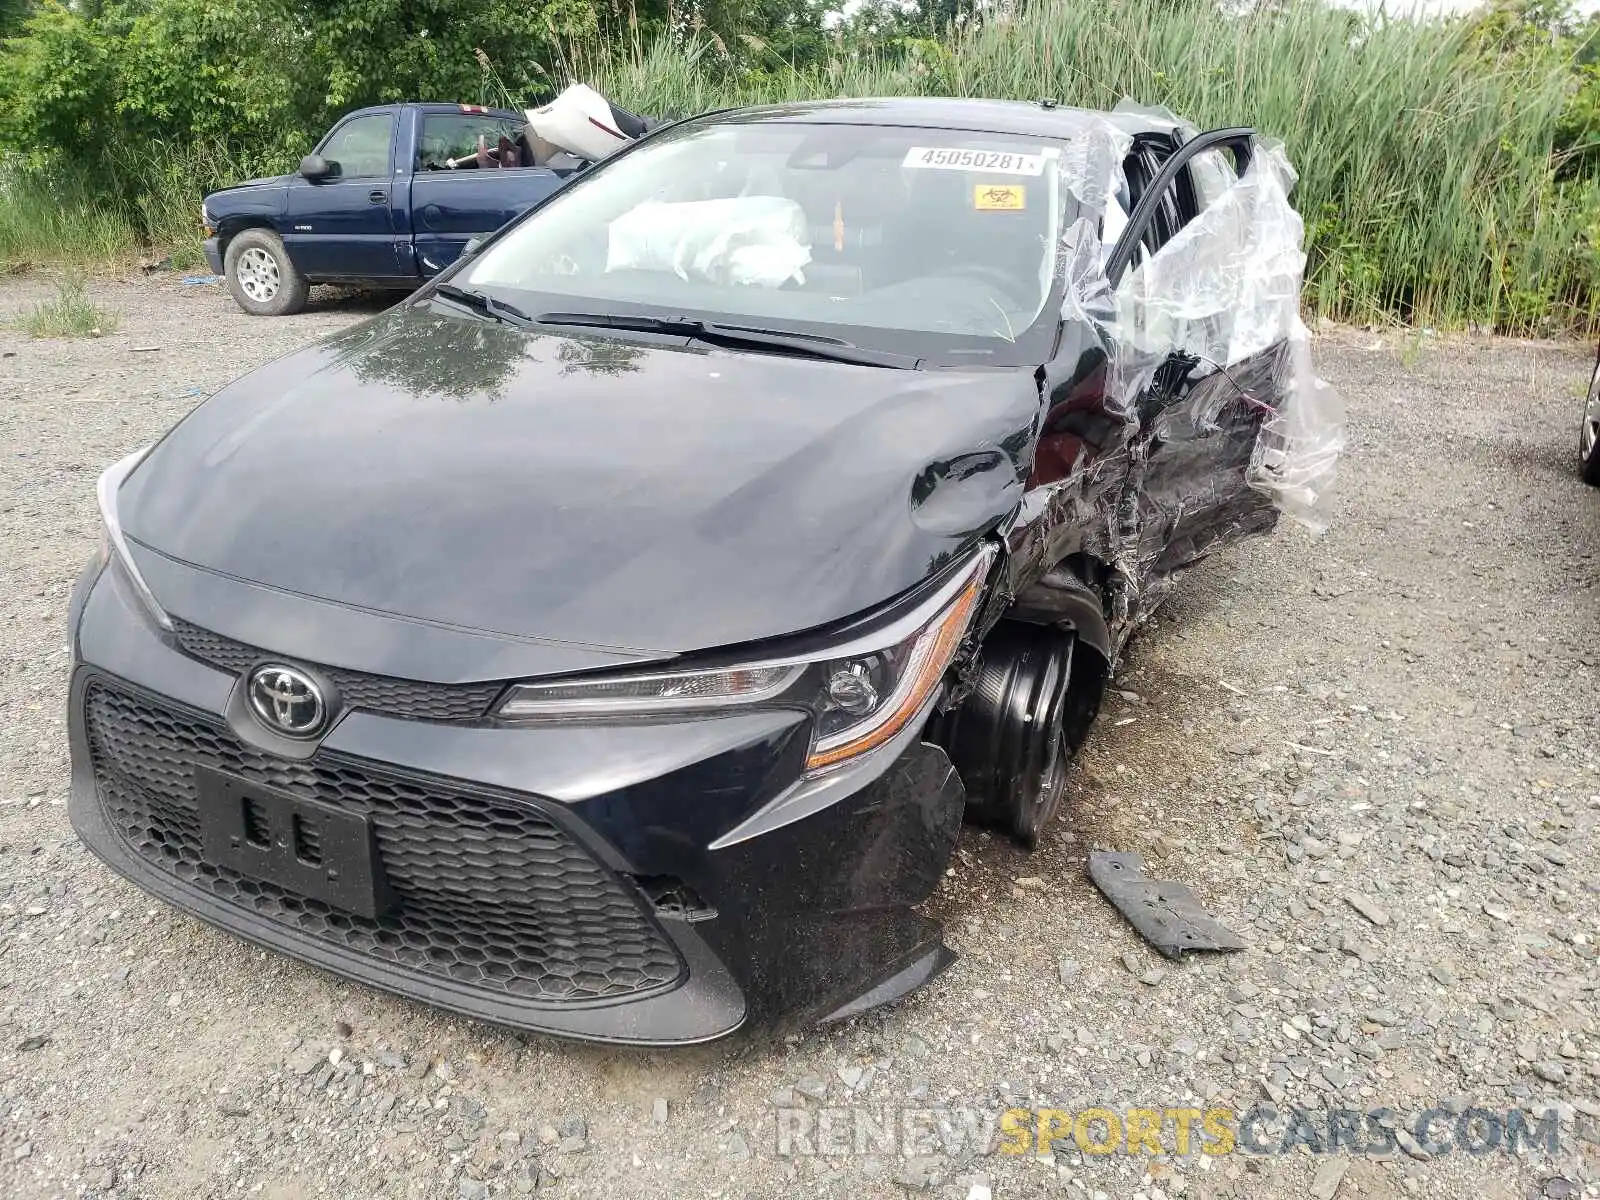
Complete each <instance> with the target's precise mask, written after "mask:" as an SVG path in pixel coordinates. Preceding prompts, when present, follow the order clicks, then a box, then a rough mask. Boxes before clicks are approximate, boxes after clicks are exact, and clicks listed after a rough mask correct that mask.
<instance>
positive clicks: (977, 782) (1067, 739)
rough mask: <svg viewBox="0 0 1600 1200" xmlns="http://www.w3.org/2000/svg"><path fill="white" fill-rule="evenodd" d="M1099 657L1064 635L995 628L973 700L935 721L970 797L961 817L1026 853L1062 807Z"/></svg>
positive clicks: (1100, 670)
mask: <svg viewBox="0 0 1600 1200" xmlns="http://www.w3.org/2000/svg"><path fill="white" fill-rule="evenodd" d="M1104 680H1105V671H1104V667H1103V664H1101V663H1100V662H1099V656H1098V655H1097V654H1096V653H1095V652H1094V651H1093V650H1089V649H1087V648H1085V647H1083V646H1082V645H1081V644H1080V643H1079V642H1078V641H1077V639H1076V638H1075V637H1074V636H1073V635H1072V634H1071V633H1067V632H1063V631H1061V630H1059V629H1055V628H1052V627H1048V626H1034V625H1024V624H1021V623H1018V622H1002V623H1001V624H1000V625H999V626H997V627H996V629H995V631H994V632H993V633H992V634H991V635H990V636H989V638H988V640H987V641H986V642H984V645H983V650H982V654H981V658H980V660H979V664H978V672H977V676H976V678H975V679H974V680H973V685H972V691H971V693H970V694H969V695H968V696H967V698H966V700H965V701H963V702H962V704H961V706H960V707H959V708H957V709H955V710H954V711H953V712H951V713H949V714H948V715H947V716H946V717H945V718H944V719H943V721H942V723H941V726H940V728H939V730H938V732H937V734H936V739H937V740H938V741H939V742H940V743H941V744H942V745H943V746H944V747H945V749H946V750H947V751H948V753H949V755H950V759H951V761H952V762H953V763H954V764H955V767H956V771H957V773H959V774H960V776H961V781H962V783H963V784H964V785H965V787H966V790H967V816H968V817H969V818H971V819H972V820H973V821H976V822H978V823H980V824H985V825H994V826H998V827H999V828H1002V829H1004V830H1006V832H1008V833H1010V834H1011V835H1012V836H1013V837H1015V838H1016V839H1017V840H1018V841H1020V842H1021V843H1022V844H1023V845H1025V846H1027V847H1028V848H1029V849H1032V848H1033V847H1035V846H1036V845H1038V843H1039V838H1040V835H1041V834H1042V833H1043V832H1044V830H1045V827H1046V826H1047V825H1048V824H1049V822H1050V820H1051V818H1052V817H1054V816H1055V814H1056V812H1057V810H1058V809H1059V808H1060V806H1061V797H1062V794H1063V792H1064V791H1065V790H1066V776H1067V766H1068V765H1069V764H1070V762H1071V761H1072V756H1073V754H1074V753H1076V752H1077V749H1078V745H1079V743H1080V742H1081V741H1082V738H1083V734H1084V732H1085V731H1086V730H1087V729H1088V726H1089V722H1090V721H1091V720H1093V718H1094V712H1095V710H1096V709H1097V708H1098V707H1099V700H1100V691H1101V689H1102V688H1103V686H1104Z"/></svg>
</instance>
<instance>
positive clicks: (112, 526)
mask: <svg viewBox="0 0 1600 1200" xmlns="http://www.w3.org/2000/svg"><path fill="white" fill-rule="evenodd" d="M149 452H150V447H149V446H146V447H144V448H143V449H142V450H135V451H134V452H133V453H132V454H130V455H128V457H127V458H123V459H118V460H117V461H116V462H114V463H112V464H111V465H110V466H109V467H107V468H106V469H105V470H104V471H103V472H102V473H101V475H100V483H99V485H98V487H97V489H96V491H97V495H98V496H99V500H100V524H101V527H102V528H103V529H104V531H105V539H106V547H107V551H108V553H109V554H112V555H115V556H116V558H117V560H118V561H119V562H120V563H121V564H122V571H123V574H125V575H126V576H127V577H128V582H129V583H131V584H132V585H133V591H134V594H135V595H136V596H138V597H139V601H140V603H142V604H143V605H144V606H145V608H147V609H148V610H149V611H150V616H151V617H152V618H154V620H155V622H156V624H157V625H160V626H161V628H163V629H171V628H172V620H171V618H169V617H168V616H167V614H166V613H164V612H162V611H161V605H159V604H157V603H156V598H155V596H154V595H152V594H151V592H150V589H149V588H148V587H147V586H146V585H145V582H144V579H143V578H142V577H141V576H140V574H139V568H138V567H136V566H134V565H133V556H132V555H131V554H129V553H128V543H127V542H126V541H125V540H123V536H122V522H121V521H120V520H119V519H118V518H117V491H118V489H120V488H121V487H122V484H123V481H124V480H126V479H127V478H128V476H129V475H131V474H133V469H134V468H135V467H137V466H138V465H139V462H140V460H141V459H143V458H144V456H145V455H146V454H148V453H149Z"/></svg>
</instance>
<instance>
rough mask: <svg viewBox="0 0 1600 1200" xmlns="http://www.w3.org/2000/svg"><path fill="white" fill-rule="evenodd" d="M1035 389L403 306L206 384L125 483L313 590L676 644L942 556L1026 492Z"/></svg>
mask: <svg viewBox="0 0 1600 1200" xmlns="http://www.w3.org/2000/svg"><path fill="white" fill-rule="evenodd" d="M1038 414H1039V398H1038V388H1037V384H1036V383H1035V381H1034V378H1033V374H1032V372H1029V371H1023V370H1017V371H984V372H948V371H900V370H888V369H882V368H875V367H864V366H854V365H847V364H839V363H830V362H818V361H814V360H807V359H800V358H794V357H780V356H777V355H762V354H745V353H731V352H728V351H722V350H711V349H707V348H705V347H703V346H699V345H688V346H685V345H682V344H675V343H674V344H659V343H657V344H651V345H641V344H638V343H637V342H632V341H628V342H624V341H618V340H610V339H606V338H593V337H587V336H584V337H565V336H555V335H548V334H543V333H529V332H524V331H521V330H517V329H512V328H509V327H507V326H504V325H500V324H496V323H490V322H487V321H481V320H478V319H474V318H469V317H457V316H455V315H453V314H449V315H447V314H444V313H441V312H440V311H439V310H437V309H434V308H430V307H427V306H405V307H402V308H399V309H395V310H392V311H391V312H389V313H386V314H384V315H382V316H380V317H378V318H375V319H374V320H372V321H369V322H366V323H365V324H363V325H360V326H356V327H354V328H352V329H350V330H347V331H344V332H342V333H340V334H338V335H335V336H334V337H333V338H331V339H329V340H327V341H325V342H323V343H321V344H318V345H316V346H313V347H311V348H309V349H306V350H303V351H300V352H298V353H296V354H293V355H290V356H289V357H287V358H283V359H280V360H278V361H277V362H275V363H273V364H271V365H269V366H267V367H264V368H262V369H261V370H258V371H256V372H254V373H252V374H250V375H246V376H245V377H244V378H242V379H240V380H238V381H236V382H235V383H233V384H231V385H230V386H228V387H227V388H225V389H223V391H221V392H219V393H218V394H217V395H215V396H214V397H212V398H211V399H210V400H208V401H206V402H205V403H204V404H202V405H201V406H200V407H199V408H197V409H196V410H195V411H194V412H193V413H192V414H190V416H189V417H187V418H186V419H185V420H184V421H182V422H181V423H180V424H179V425H178V426H177V427H176V428H175V429H173V430H172V432H171V433H169V434H168V435H167V437H166V438H165V439H163V440H162V441H161V442H160V443H159V444H158V445H157V446H156V448H155V449H154V450H153V451H151V453H150V455H149V457H148V458H147V459H146V460H145V461H144V462H143V463H141V464H140V466H139V467H138V469H137V470H136V471H135V472H134V473H133V475H132V476H131V477H130V479H129V480H128V482H127V483H126V484H124V486H123V489H122V492H121V494H120V497H119V506H120V516H121V520H122V524H123V528H124V530H125V531H126V532H127V533H128V534H129V535H130V536H131V537H132V538H133V539H134V540H135V541H136V542H139V543H143V544H145V545H146V546H148V547H150V548H152V549H155V550H158V551H160V552H161V553H163V554H164V555H167V556H170V557H171V558H175V559H178V560H181V561H182V562H185V563H188V564H191V565H194V566H199V567H203V568H207V569H208V570H210V571H214V572H220V573H222V574H225V575H227V576H232V577H234V578H235V579H243V580H248V581H251V582H253V583H257V584H264V585H266V586H268V587H270V588H276V589H281V590H283V591H286V592H290V593H298V594H300V595H303V596H309V597H317V598H319V599H322V600H327V601H333V602H336V603H339V604H344V605H351V606H356V607H358V608H361V609H365V610H368V611H369V612H374V613H384V614H394V615H399V616H405V617H410V618H415V619H419V620H422V621H426V622H432V623H441V624H445V625H449V626H453V627H457V628H469V629H477V630H483V631H493V632H496V633H501V634H506V635H510V636H514V637H530V638H538V639H545V640H553V641H562V642H569V643H575V644H584V645H589V646H606V647H616V648H619V649H631V650H640V651H647V652H650V653H651V654H653V655H661V654H675V653H681V652H686V651H692V650H698V649H705V648H710V647H716V646H729V645H734V644H737V643H743V642H749V641H754V640H757V639H762V638H769V637H774V636H777V635H782V634H788V633H795V632H800V631H803V630H808V629H812V628H816V627H819V626H823V625H826V624H828V623H831V622H833V621H836V620H839V619H841V618H844V617H848V616H853V615H855V614H857V613H859V612H862V611H864V610H866V609H869V608H871V607H873V606H874V605H877V604H878V603H880V602H882V601H885V600H888V599H890V598H892V597H894V596H896V595H897V594H899V593H901V592H903V591H905V590H907V589H909V588H911V587H912V586H914V585H915V584H917V583H918V582H920V581H921V580H923V579H925V578H926V577H928V576H929V575H930V574H931V573H933V572H935V571H937V570H938V569H939V568H940V567H941V566H942V565H944V564H945V563H947V562H949V561H950V560H951V559H952V558H954V557H956V556H957V555H959V554H960V553H961V552H962V551H963V549H964V548H965V547H967V546H968V545H969V544H971V543H972V542H973V541H974V540H975V539H977V538H978V537H980V536H981V535H982V534H983V533H984V532H985V531H986V530H988V529H990V528H992V527H993V526H994V525H995V524H996V523H997V522H998V521H999V520H1000V519H1001V518H1002V517H1004V516H1005V515H1006V514H1007V513H1009V512H1010V511H1011V510H1012V509H1013V508H1014V507H1015V506H1016V504H1017V502H1018V501H1019V499H1020V497H1021V493H1022V488H1023V483H1024V481H1025V480H1026V478H1027V474H1028V467H1029V464H1030V463H1031V459H1032V449H1033V443H1034V434H1035V425H1036V422H1037V420H1038ZM157 598H158V599H160V594H159V588H158V589H157Z"/></svg>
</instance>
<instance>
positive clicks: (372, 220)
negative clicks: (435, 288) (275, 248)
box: [283, 112, 409, 279]
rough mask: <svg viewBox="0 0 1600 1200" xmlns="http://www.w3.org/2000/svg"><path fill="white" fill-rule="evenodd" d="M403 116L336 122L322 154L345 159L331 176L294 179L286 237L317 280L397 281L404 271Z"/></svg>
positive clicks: (371, 116)
mask: <svg viewBox="0 0 1600 1200" xmlns="http://www.w3.org/2000/svg"><path fill="white" fill-rule="evenodd" d="M394 141H395V114H394V113H392V112H385V113H362V114H359V115H357V116H353V117H349V118H347V119H345V120H343V121H341V122H340V123H339V124H337V125H335V126H334V127H333V129H332V130H331V131H329V133H328V136H327V137H325V138H323V139H322V143H321V144H320V145H319V146H318V147H317V153H318V154H320V155H321V156H322V157H323V158H325V159H327V160H328V161H329V162H330V163H336V164H337V165H338V172H337V174H335V175H334V176H332V177H331V178H328V179H324V180H320V181H318V182H315V183H313V182H311V181H310V180H307V179H302V178H300V177H299V176H296V177H294V178H293V179H291V180H290V182H289V204H288V214H287V221H286V222H285V223H286V225H287V226H288V228H287V231H286V232H285V233H284V236H283V242H284V246H285V248H286V249H287V250H288V251H289V257H290V258H291V259H293V260H294V264H295V266H297V267H299V268H300V270H301V271H302V272H303V273H304V274H305V275H307V276H309V277H310V278H312V279H395V278H399V277H401V276H402V275H408V274H409V272H406V271H403V270H402V263H401V257H400V254H399V252H398V250H397V248H396V243H395V227H394V217H393V213H392V206H391V203H390V190H391V187H392V186H393V183H394V180H393V179H392V178H391V172H390V163H391V162H392V161H393V156H394Z"/></svg>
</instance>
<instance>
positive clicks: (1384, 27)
mask: <svg viewBox="0 0 1600 1200" xmlns="http://www.w3.org/2000/svg"><path fill="white" fill-rule="evenodd" d="M1468 36H1469V35H1468V28H1467V26H1466V25H1465V24H1464V23H1462V22H1453V23H1429V24H1414V23H1410V22H1404V21H1389V22H1384V23H1376V24H1374V23H1370V22H1366V21H1364V20H1362V19H1361V18H1359V17H1357V16H1355V15H1354V14H1352V13H1351V12H1349V11H1347V10H1343V9H1334V8H1328V7H1324V6H1323V5H1321V4H1319V3H1316V2H1315V0H1288V2H1287V3H1286V4H1285V5H1284V6H1282V7H1279V8H1278V9H1277V10H1276V11H1273V12H1262V13H1258V14H1255V15H1251V16H1247V17H1246V16H1238V17H1232V16H1225V15H1222V14H1220V13H1219V12H1218V11H1217V9H1216V7H1215V6H1213V5H1211V4H1209V3H1200V2H1196V3H1187V2H1185V0H1106V2H1104V3H1098V4H1071V5H1067V4H1060V3H1053V2H1050V0H1034V2H1033V3H1032V4H1030V5H1026V6H1024V7H1023V8H1022V12H1021V13H1020V15H1018V16H1015V17H1013V18H1011V19H1007V20H996V21H991V22H989V23H986V24H984V25H983V26H982V27H980V28H978V29H975V30H969V31H965V32H960V33H955V34H952V35H951V36H949V37H948V38H945V39H943V40H935V39H928V40H924V41H920V42H917V43H914V44H912V45H911V46H910V48H909V49H906V48H904V47H895V48H894V49H893V50H892V52H891V53H887V54H877V53H872V52H861V51H859V50H857V49H855V48H852V47H851V46H850V45H848V44H841V45H839V47H838V48H837V51H836V52H835V54H834V55H833V57H832V59H831V61H829V62H827V63H826V64H824V65H822V66H820V67H816V68H811V69H807V70H804V71H795V70H782V71H778V72H751V71H748V70H742V69H739V68H738V67H737V66H736V65H735V64H734V63H733V62H732V61H731V59H730V56H729V55H728V52H727V50H726V49H725V48H724V47H722V46H721V45H720V44H718V43H715V42H701V43H692V44H688V45H685V44H682V43H678V42H673V41H669V40H664V39H663V40H659V41H654V42H645V41H640V40H635V41H633V42H632V43H631V44H617V43H615V42H613V43H611V44H608V45H606V46H593V45H590V46H577V47H570V48H568V49H567V50H566V51H565V52H564V53H563V54H562V56H561V59H560V61H559V62H554V63H551V64H549V66H550V74H551V76H552V77H554V78H557V79H562V80H564V79H566V78H575V79H584V80H587V81H589V82H591V83H594V84H595V85H596V86H598V87H600V88H601V89H602V90H604V91H607V92H608V93H609V94H611V95H613V96H614V97H615V98H616V99H617V100H618V101H619V102H621V103H623V104H626V105H628V106H629V107H631V108H635V109H637V110H639V111H643V112H649V113H656V114H661V115H666V116H681V115H687V114H690V113H695V112H701V111H704V110H706V109H710V108H718V107H724V106H728V105H737V104H752V103H765V102H775V101H787V100H797V99H808V98H818V97H834V96H864V95H910V94H949V95H963V96H994V97H1010V98H1016V99H1036V98H1039V97H1044V96H1050V97H1055V98H1057V99H1060V100H1061V101H1063V102H1065V103H1070V104H1079V105H1085V106H1089V107H1106V106H1109V105H1111V104H1114V103H1115V102H1116V101H1117V100H1118V99H1119V98H1120V97H1122V96H1124V95H1126V96H1131V97H1133V98H1134V99H1136V100H1139V101H1141V102H1144V103H1147V104H1162V105H1166V106H1168V107H1170V108H1172V109H1173V110H1174V111H1176V112H1178V113H1180V114H1182V115H1183V116H1185V117H1187V118H1189V119H1190V120H1192V121H1194V122H1195V123H1196V124H1198V125H1201V126H1202V127H1209V126H1217V125H1237V124H1248V125H1254V126H1256V127H1257V128H1258V129H1260V130H1261V131H1262V133H1264V134H1266V135H1267V136H1269V137H1273V138H1278V139H1281V140H1282V141H1283V142H1285V143H1286V145H1287V148H1288V152H1289V156H1290V158H1291V159H1292V161H1293V162H1294V163H1295V165H1296V166H1297V168H1298V169H1299V171H1300V185H1299V188H1298V190H1297V192H1296V196H1295V199H1296V203H1297V204H1298V206H1299V208H1300V211H1301V212H1302V214H1303V215H1304V216H1305V218H1306V228H1307V237H1308V251H1309V256H1310V261H1309V266H1308V272H1307V285H1306V293H1305V295H1306V303H1307V306H1308V308H1310V309H1311V310H1313V311H1315V312H1318V313H1322V314H1325V315H1329V316H1333V317H1337V318H1342V319H1347V320H1348V319H1353V320H1358V321H1366V320H1389V319H1396V318H1398V319H1400V320H1405V321H1411V322H1414V323H1417V324H1421V325H1436V326H1461V325H1465V324H1468V323H1472V322H1476V323H1481V324H1485V325H1491V326H1494V327H1496V328H1499V329H1504V330H1511V331H1518V332H1526V331H1533V332H1548V331H1553V330H1555V329H1579V328H1583V329H1590V328H1594V327H1595V326H1596V325H1597V324H1600V320H1597V318H1600V256H1597V254H1596V250H1595V240H1596V238H1597V237H1600V182H1597V181H1595V180H1592V179H1590V180H1575V181H1563V182H1558V181H1557V178H1556V174H1555V166H1554V164H1553V162H1552V143H1553V139H1554V135H1555V131H1556V126H1557V121H1558V118H1559V115H1560V113H1561V110H1562V107H1563V103H1564V98H1565V88H1566V87H1567V82H1568V72H1567V71H1566V70H1565V69H1564V67H1563V64H1561V63H1551V64H1546V65H1543V66H1539V67H1530V66H1527V65H1514V64H1498V63H1495V62H1492V61H1489V60H1488V59H1486V58H1485V57H1484V56H1483V55H1482V54H1481V53H1479V52H1477V51H1475V50H1474V49H1473V48H1472V47H1471V46H1470V45H1469V44H1468V41H1467V39H1468ZM246 149H248V148H246ZM132 150H133V152H134V153H135V154H137V158H130V159H129V160H128V161H126V162H121V163H118V164H113V166H114V169H115V171H116V172H118V173H119V180H120V185H119V188H118V189H117V194H118V195H121V196H123V197H125V198H126V199H124V200H123V201H121V202H120V203H112V204H105V203H98V204H97V203H95V202H94V201H93V200H92V199H91V198H89V197H87V196H86V195H82V194H80V193H81V189H78V190H77V191H75V190H74V188H73V187H72V186H67V187H65V188H53V187H41V185H40V184H39V183H38V182H37V181H35V180H30V179H27V178H20V177H13V178H12V180H11V181H10V182H9V183H7V182H5V179H4V171H3V169H0V266H3V265H6V264H17V263H29V262H40V261H43V262H49V261H79V262H91V263H92V262H94V261H98V260H102V259H104V258H107V257H116V256H117V255H118V254H119V253H120V254H122V255H124V256H126V255H127V254H128V253H129V252H130V251H131V250H132V249H133V248H134V247H135V246H136V245H137V244H138V242H139V241H141V240H143V241H145V242H147V243H149V244H151V245H154V246H156V247H158V248H159V250H160V253H175V254H176V256H177V258H176V259H175V261H179V262H180V263H182V264H183V265H187V263H189V262H191V261H193V260H194V259H195V257H196V255H197V251H198V243H197V240H196V237H197V234H196V228H195V226H196V222H197V219H198V214H197V208H198V204H199V201H200V198H201V195H202V193H203V192H204V191H205V190H206V188H207V187H208V186H211V185H214V184H217V183H220V182H223V181H225V180H228V179H229V178H230V177H231V178H235V179H236V178H241V177H243V175H244V174H245V173H246V171H245V164H244V163H242V162H239V161H235V159H236V158H238V157H239V154H238V151H237V150H236V149H235V148H230V147H224V146H206V147H203V148H201V149H198V150H197V149H194V148H192V147H191V146H190V145H189V144H188V143H181V142H175V143H173V144H170V145H156V146H146V147H136V148H132ZM279 169H283V168H282V167H281V166H280V167H279Z"/></svg>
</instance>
